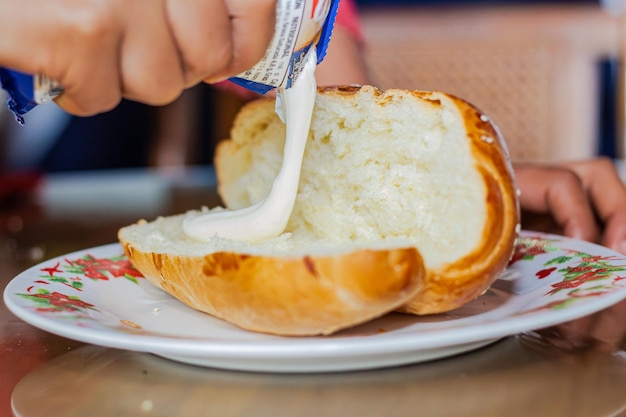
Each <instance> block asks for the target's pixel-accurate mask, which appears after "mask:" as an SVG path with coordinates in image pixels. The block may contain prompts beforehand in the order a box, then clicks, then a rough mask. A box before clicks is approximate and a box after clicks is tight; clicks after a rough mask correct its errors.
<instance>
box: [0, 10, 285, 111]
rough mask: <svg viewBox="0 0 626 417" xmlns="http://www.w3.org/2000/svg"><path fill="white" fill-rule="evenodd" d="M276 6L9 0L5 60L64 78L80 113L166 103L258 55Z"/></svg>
mask: <svg viewBox="0 0 626 417" xmlns="http://www.w3.org/2000/svg"><path fill="white" fill-rule="evenodd" d="M275 13H276V1H275V0H255V1H251V0H212V1H206V0H152V1H145V0H108V1H102V0H48V1H44V2H41V1H38V0H3V1H2V2H0V27H2V28H3V33H9V34H11V36H0V65H1V66H5V67H9V68H12V69H16V70H19V71H22V72H27V73H31V74H43V75H46V76H48V77H49V78H51V79H54V80H56V81H58V82H59V83H60V84H61V85H62V86H63V88H64V93H63V94H62V95H61V97H59V98H58V99H57V103H58V104H59V105H60V106H61V107H63V108H64V109H65V110H67V111H68V112H70V113H73V114H77V115H90V114H94V113H99V112H102V111H106V110H109V109H112V108H113V107H115V106H116V105H117V104H118V103H119V101H120V100H121V99H122V98H127V99H131V100H135V101H140V102H143V103H147V104H154V105H161V104H166V103H169V102H171V101H173V100H174V99H175V98H177V97H178V96H179V95H180V93H181V92H182V91H183V89H185V88H187V87H189V86H191V85H193V84H196V83H198V82H200V81H201V80H203V79H207V78H209V79H214V78H227V77H230V76H233V75H236V74H237V73H240V72H243V71H245V70H246V69H249V68H250V67H252V66H253V65H254V64H256V63H257V62H258V61H259V60H260V59H261V58H262V57H263V54H264V53H265V51H266V49H267V46H268V44H269V42H270V40H271V38H272V36H273V33H274V22H275ZM25 22H27V24H25Z"/></svg>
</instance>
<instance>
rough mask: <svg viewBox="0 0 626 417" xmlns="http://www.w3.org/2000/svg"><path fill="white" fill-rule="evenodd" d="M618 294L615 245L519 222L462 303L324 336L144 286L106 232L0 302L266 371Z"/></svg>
mask: <svg viewBox="0 0 626 417" xmlns="http://www.w3.org/2000/svg"><path fill="white" fill-rule="evenodd" d="M624 298H626V257H624V256H623V255H621V254H619V253H617V252H614V251H612V250H609V249H607V248H604V247H601V246H597V245H594V244H591V243H587V242H583V241H579V240H574V239H568V238H564V237H561V236H556V235H545V234H539V233H534V232H523V233H522V235H521V238H520V239H519V240H518V244H517V249H516V254H515V257H514V259H513V261H512V264H511V265H510V267H509V268H508V269H507V271H506V272H505V273H504V274H503V275H502V276H501V278H500V279H499V280H498V281H496V283H494V285H493V286H492V288H491V289H490V290H489V291H487V292H486V293H485V294H484V295H482V296H481V297H480V298H478V299H477V300H475V301H473V302H471V303H469V304H467V305H465V306H464V307H462V308H460V309H458V310H455V311H452V312H449V313H446V314H440V315H435V316H430V317H416V316H411V315H404V314H389V315H387V316H385V317H382V318H380V319H377V320H375V321H372V322H370V323H367V324H365V325H362V326H359V327H355V328H353V329H349V330H346V331H342V332H340V333H337V334H335V335H332V336H325V337H279V336H270V335H265V334H259V333H253V332H249V331H245V330H242V329H239V328H237V327H235V326H232V325H230V324H228V323H226V322H223V321H221V320H219V319H215V318H213V317H211V316H209V315H206V314H204V313H201V312H198V311H195V310H193V309H191V308H189V307H187V306H186V305H184V304H182V303H181V302H179V301H178V300H176V299H174V298H173V297H171V296H169V295H168V294H165V293H164V292H162V291H161V290H159V289H157V288H155V287H153V286H151V285H150V284H149V283H148V282H147V281H146V280H145V279H143V278H142V277H141V276H139V274H138V273H137V271H136V270H134V269H133V268H132V267H131V266H130V263H129V262H128V260H127V259H126V258H125V257H124V256H123V252H122V249H121V247H120V246H119V245H118V244H111V245H106V246H101V247H96V248H92V249H87V250H83V251H79V252H74V253H71V254H68V255H65V256H62V257H58V258H55V259H52V260H49V261H46V262H44V263H42V264H40V265H37V266H34V267H32V268H30V269H28V270H27V271H24V272H23V273H21V274H20V275H18V276H17V277H15V278H14V279H13V280H12V281H11V282H10V283H9V285H8V286H7V287H6V289H5V291H4V301H5V303H6V305H7V306H8V308H9V309H10V310H11V311H12V312H13V313H14V314H16V315H17V316H18V317H20V318H21V319H23V320H24V321H26V322H28V323H30V324H32V325H33V326H36V327H39V328H41V329H43V330H46V331H48V332H51V333H55V334H57V335H60V336H64V337H68V338H71V339H76V340H79V341H83V342H87V343H93V344H97V345H102V346H107V347H112V348H120V349H128V350H134V351H142V352H151V353H154V354H157V355H160V356H164V357H167V358H170V359H174V360H177V361H181V362H186V363H191V364H196V365H202V366H211V367H217V368H225V369H237V370H248V371H268V372H328V371H344V370H356V369H369V368H380V367H385V366H393V365H401V364H407V363H416V362H421V361H427V360H431V359H435V358H442V357H446V356H451V355H454V354H457V353H460V352H466V351H469V350H472V349H476V348H478V347H481V346H484V345H487V344H489V343H492V342H494V341H496V340H498V339H500V338H503V337H506V336H509V335H513V334H516V333H519V332H523V331H529V330H535V329H539V328H544V327H548V326H552V325H556V324H559V323H563V322H566V321H569V320H573V319H576V318H579V317H582V316H585V315H588V314H591V313H594V312H596V311H599V310H602V309H604V308H607V307H609V306H611V305H613V304H615V303H617V302H619V301H621V300H622V299H624Z"/></svg>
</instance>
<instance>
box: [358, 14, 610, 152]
mask: <svg viewBox="0 0 626 417" xmlns="http://www.w3.org/2000/svg"><path fill="white" fill-rule="evenodd" d="M361 13H362V24H363V30H364V35H365V38H366V43H367V45H368V46H367V48H368V49H367V51H366V59H367V63H368V65H369V67H370V69H371V77H372V79H373V80H374V83H375V84H376V85H377V86H378V87H380V88H392V87H399V88H411V89H422V90H442V91H446V92H448V93H451V94H454V95H457V96H459V97H462V98H464V99H466V100H468V101H470V102H472V103H473V104H474V105H476V106H477V107H478V108H480V109H481V110H482V111H483V112H485V113H486V114H487V115H489V116H490V117H491V118H492V119H493V120H494V121H495V122H496V124H497V125H498V126H499V127H500V130H501V131H502V133H503V135H504V137H505V139H506V141H507V143H508V145H509V149H510V151H511V154H512V156H513V159H514V160H515V161H533V162H545V161H561V160H573V159H580V158H586V157H590V156H594V155H596V152H597V145H598V136H599V135H598V132H599V129H598V119H599V89H600V88H599V86H600V81H599V79H598V71H597V69H598V63H599V62H600V60H601V59H602V58H606V57H609V56H615V54H616V50H617V48H618V39H617V37H618V36H619V35H618V33H619V31H618V27H617V24H616V22H615V20H614V19H612V18H611V17H610V16H608V15H607V14H606V13H604V12H603V11H602V9H601V8H600V6H599V5H595V4H591V5H573V6H564V5H560V6H554V5H552V6H546V5H542V6H540V5H527V6H523V5H522V6H484V5H483V6H473V7H470V6H457V7H451V6H448V7H445V8H443V7H439V8H433V7H421V6H409V7H395V8H390V7H376V8H373V7H372V8H363V9H362V10H361Z"/></svg>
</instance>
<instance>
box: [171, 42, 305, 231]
mask: <svg viewBox="0 0 626 417" xmlns="http://www.w3.org/2000/svg"><path fill="white" fill-rule="evenodd" d="M305 59H306V63H305V65H304V67H303V69H302V71H301V72H300V74H299V75H298V77H297V79H296V82H295V83H294V84H293V85H292V87H291V88H286V89H285V88H281V89H279V90H278V94H279V97H278V98H277V99H280V101H281V102H282V112H283V115H284V122H285V129H286V131H287V135H286V139H285V148H284V153H283V161H282V165H281V167H280V171H279V172H278V175H277V176H276V178H275V179H274V183H273V185H272V189H271V190H270V192H269V194H268V195H267V197H265V199H263V200H261V201H260V202H258V203H256V204H254V205H252V206H250V207H246V208H244V209H240V210H223V211H217V212H209V213H205V214H202V215H195V216H190V217H187V218H186V219H185V220H184V222H183V230H184V232H185V234H187V236H189V237H192V238H194V239H197V240H202V241H208V240H210V239H211V238H212V237H214V236H219V237H223V238H228V239H235V240H247V241H257V240H262V239H269V238H273V237H276V236H278V235H280V234H281V233H282V232H283V231H284V230H285V227H286V226H287V222H288V221H289V216H290V215H291V211H292V210H293V205H294V203H295V201H296V193H297V191H298V183H299V182H300V169H301V166H302V158H303V155H304V148H305V146H306V141H307V137H308V135H309V128H310V126H311V117H312V115H313V107H314V105H315V96H316V93H317V84H316V82H315V67H316V63H317V56H316V53H315V48H314V47H311V49H310V50H309V52H308V54H307V57H306V58H305ZM277 110H280V109H277Z"/></svg>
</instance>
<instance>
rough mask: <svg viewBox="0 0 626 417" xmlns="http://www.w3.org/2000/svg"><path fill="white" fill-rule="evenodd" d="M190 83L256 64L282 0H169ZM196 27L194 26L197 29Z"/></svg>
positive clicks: (186, 75) (168, 9) (173, 26)
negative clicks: (277, 4) (182, 4)
mask: <svg viewBox="0 0 626 417" xmlns="http://www.w3.org/2000/svg"><path fill="white" fill-rule="evenodd" d="M166 5H167V13H168V16H169V19H170V25H171V29H172V33H173V35H174V38H175V39H176V41H177V45H178V49H179V51H180V53H181V60H182V63H183V66H184V71H185V77H186V83H187V85H188V86H189V85H193V84H196V83H197V82H199V81H201V80H205V79H208V80H223V79H225V78H228V77H231V76H234V75H236V74H239V73H241V72H243V71H245V70H247V69H250V68H252V67H253V66H254V65H255V64H256V63H257V62H258V61H259V60H260V59H261V58H262V57H263V54H264V53H265V51H266V50H267V47H268V45H269V43H270V41H271V39H272V36H273V34H274V22H275V14H276V0H256V1H247V0H215V1H206V0H187V1H186V2H185V3H184V6H185V7H181V1H180V0H167V2H166ZM191 29H194V30H191Z"/></svg>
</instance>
